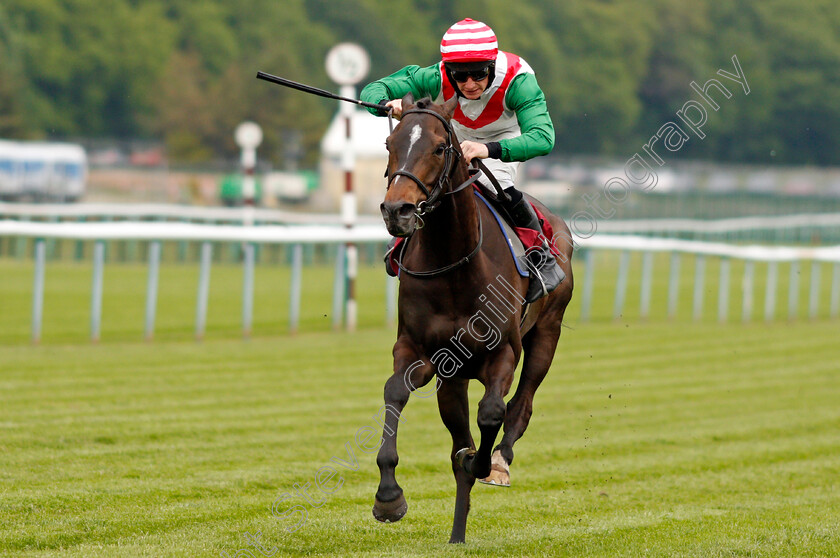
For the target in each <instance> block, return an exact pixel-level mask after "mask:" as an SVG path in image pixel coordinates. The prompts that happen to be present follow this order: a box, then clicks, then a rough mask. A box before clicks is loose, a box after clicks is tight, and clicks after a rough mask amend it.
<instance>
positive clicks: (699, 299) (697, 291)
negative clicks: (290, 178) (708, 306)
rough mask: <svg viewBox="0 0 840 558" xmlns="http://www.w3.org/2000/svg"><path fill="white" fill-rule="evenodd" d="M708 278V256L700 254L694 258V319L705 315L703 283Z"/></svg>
mask: <svg viewBox="0 0 840 558" xmlns="http://www.w3.org/2000/svg"><path fill="white" fill-rule="evenodd" d="M705 279H706V258H705V256H700V255H698V256H697V257H695V258H694V319H695V320H699V319H700V318H701V317H702V316H703V294H704V293H703V289H704V286H703V283H704V281H705Z"/></svg>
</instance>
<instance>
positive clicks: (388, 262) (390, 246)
mask: <svg viewBox="0 0 840 558" xmlns="http://www.w3.org/2000/svg"><path fill="white" fill-rule="evenodd" d="M396 243H397V237H395V236H392V237H391V240H389V241H388V247H387V248H386V249H385V257H384V258H382V259H383V261H384V262H385V273H387V274H388V276H389V277H396V276H397V274H396V273H394V269H393V268H392V267H391V252H393V251H394V245H395V244H396Z"/></svg>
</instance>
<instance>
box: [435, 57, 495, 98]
mask: <svg viewBox="0 0 840 558" xmlns="http://www.w3.org/2000/svg"><path fill="white" fill-rule="evenodd" d="M493 67H494V63H493V61H478V62H464V63H451V64H447V66H446V70H447V72H448V75H449V77H450V78H451V81H454V82H455V84H456V85H457V86H458V90H459V91H460V92H461V95H463V96H464V97H466V98H467V99H470V100H472V101H474V100H475V99H478V98H479V97H481V94H482V93H484V90H485V89H487V87H488V86H489V85H490V75H491V73H492V70H493Z"/></svg>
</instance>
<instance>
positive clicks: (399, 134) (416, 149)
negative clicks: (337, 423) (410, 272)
mask: <svg viewBox="0 0 840 558" xmlns="http://www.w3.org/2000/svg"><path fill="white" fill-rule="evenodd" d="M457 102H458V100H457V97H453V98H452V99H451V100H450V101H448V102H446V103H444V104H443V105H435V104H433V103H432V102H431V100H429V99H420V100H419V101H418V102H417V103H416V104H415V103H414V98H413V97H412V95H411V93H409V94H408V95H406V96H405V97H403V100H402V107H403V108H402V118H401V120H400V123H399V125H398V126H397V127H396V128H394V131H393V133H391V135H390V136H388V139H387V140H386V142H385V145H386V146H387V147H388V154H389V155H388V170H387V177H388V191H387V193H386V194H385V201H383V202H382V205H380V210H381V211H382V219H383V220H384V221H385V226H386V228H387V229H388V232H389V233H390V234H391V235H393V236H408V235H410V234H412V233H413V232H414V230H415V229H417V228H419V227H418V219H419V218H420V216H422V215H423V214H424V213H425V212H427V211H430V210H431V209H433V208H434V207H435V206H436V204H437V203H438V198H439V196H440V195H441V194H443V193H445V191H446V190H447V189H449V188H450V187H451V184H450V180H449V179H450V177H451V174H452V171H453V169H454V168H455V166H456V164H457V163H458V160H459V159H460V157H461V149H460V147H459V145H458V142H457V141H456V139H455V135H454V133H453V132H452V128H451V127H450V124H449V122H450V120H451V119H452V114H453V113H454V112H455V106H456V104H457ZM419 226H420V227H422V220H421V224H420V225H419Z"/></svg>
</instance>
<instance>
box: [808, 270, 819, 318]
mask: <svg viewBox="0 0 840 558" xmlns="http://www.w3.org/2000/svg"><path fill="white" fill-rule="evenodd" d="M820 271H821V268H820V262H818V261H817V260H814V261H813V262H811V294H810V297H809V300H808V306H809V308H808V317H810V318H811V319H812V320H814V319H816V317H817V313H818V311H819V304H820Z"/></svg>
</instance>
